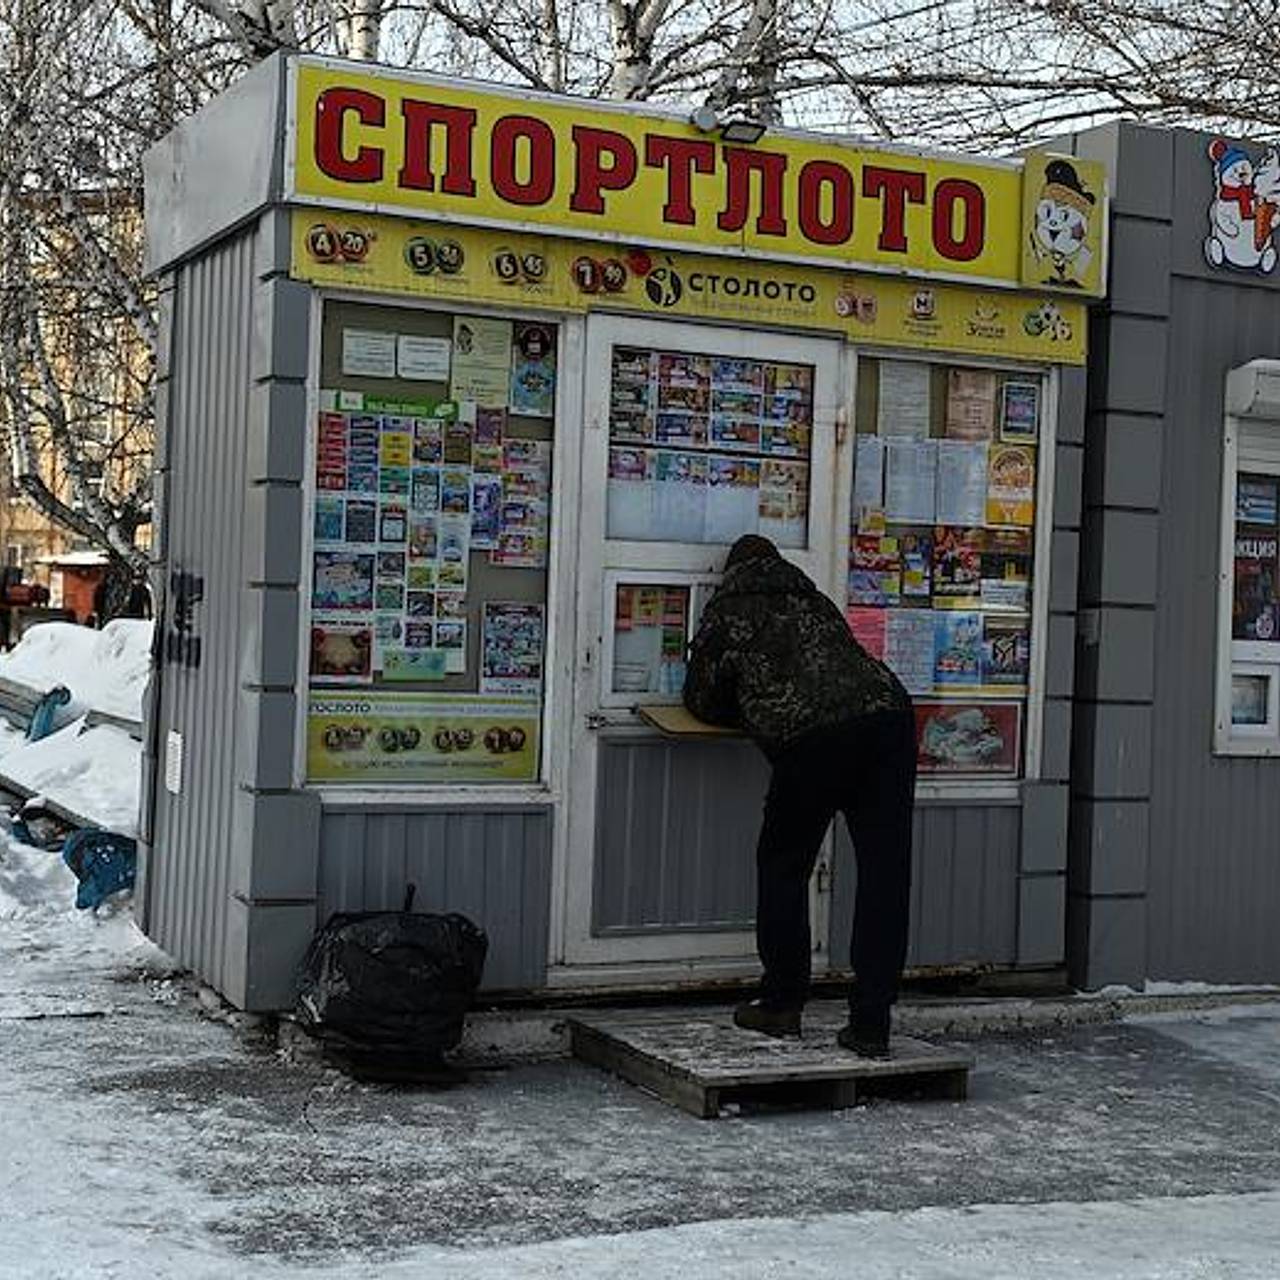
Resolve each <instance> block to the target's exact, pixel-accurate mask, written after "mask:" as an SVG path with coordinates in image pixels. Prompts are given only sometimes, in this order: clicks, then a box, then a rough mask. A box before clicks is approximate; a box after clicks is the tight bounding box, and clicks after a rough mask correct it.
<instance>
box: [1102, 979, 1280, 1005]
mask: <svg viewBox="0 0 1280 1280" xmlns="http://www.w3.org/2000/svg"><path fill="white" fill-rule="evenodd" d="M1135 989H1136V988H1134V987H1126V986H1123V985H1119V984H1113V985H1111V986H1107V987H1099V988H1098V989H1097V990H1095V991H1082V992H1081V993H1080V999H1082V1000H1131V999H1133V994H1134V991H1135ZM1269 991H1280V986H1271V985H1269V984H1267V983H1258V982H1253V983H1230V982H1162V981H1157V980H1156V979H1154V978H1148V979H1147V980H1146V981H1145V982H1144V983H1143V984H1142V987H1141V992H1142V994H1143V995H1144V996H1164V997H1170V998H1174V999H1178V998H1183V997H1195V996H1233V995H1251V994H1253V993H1255V992H1263V993H1265V992H1269Z"/></svg>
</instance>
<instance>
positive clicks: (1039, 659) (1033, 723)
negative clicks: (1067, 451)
mask: <svg viewBox="0 0 1280 1280" xmlns="http://www.w3.org/2000/svg"><path fill="white" fill-rule="evenodd" d="M856 354H857V359H858V364H859V367H858V370H857V374H856V377H857V378H859V379H860V378H861V377H862V369H861V362H862V361H863V360H876V361H881V360H912V361H915V362H917V363H920V364H930V365H935V364H936V365H942V366H944V367H956V368H965V369H991V370H994V371H995V372H996V373H1004V374H1015V375H1017V374H1020V375H1022V376H1023V377H1025V378H1027V379H1032V378H1034V379H1036V380H1037V381H1038V382H1039V383H1040V387H1041V403H1040V427H1039V432H1038V435H1037V438H1036V507H1035V523H1034V524H1033V526H1032V536H1031V548H1032V552H1031V555H1032V561H1031V610H1030V618H1031V634H1030V643H1031V666H1030V670H1029V671H1028V672H1027V692H1026V696H1025V697H1024V698H1023V699H1022V704H1023V718H1022V773H1021V775H1020V776H1019V777H1016V778H988V777H984V776H983V775H982V774H979V773H975V774H969V775H967V776H960V777H949V776H938V777H935V776H932V775H927V774H921V775H920V776H919V777H918V778H917V779H916V803H917V804H922V803H923V804H945V805H955V804H965V805H988V804H1017V803H1020V801H1021V797H1022V787H1023V784H1024V783H1027V782H1037V781H1039V779H1040V775H1041V770H1042V761H1043V754H1044V705H1045V681H1046V678H1047V670H1048V645H1049V599H1050V594H1051V591H1052V583H1051V578H1050V574H1051V570H1052V567H1053V522H1054V502H1053V498H1054V489H1055V478H1056V475H1057V456H1058V404H1059V379H1060V376H1061V375H1060V373H1059V370H1058V368H1057V367H1056V366H1053V365H1039V364H1028V363H1024V362H1019V361H1016V360H997V359H984V358H983V357H981V356H974V355H966V354H963V353H961V352H958V351H920V350H917V349H914V348H895V347H859V348H857V353H856ZM855 386H856V383H855ZM856 429H857V423H856V421H855V422H854V423H853V429H852V430H851V431H850V437H851V438H852V436H853V431H854V430H856ZM849 454H850V457H849V458H848V459H846V460H843V461H842V463H841V466H842V467H843V469H844V471H845V472H847V473H848V474H847V476H845V477H844V479H845V481H846V486H847V491H846V492H845V494H844V503H845V510H846V512H847V511H848V509H849V505H850V502H851V500H852V493H851V490H852V476H853V465H854V460H855V456H856V452H855V449H854V447H853V445H852V444H850V447H849ZM847 522H848V518H847V516H846V527H847ZM849 553H850V548H849V538H848V537H847V536H846V538H845V540H844V547H843V551H842V552H839V551H838V555H837V558H838V561H839V566H840V569H841V572H840V574H839V582H840V584H841V585H840V586H839V591H840V593H841V594H840V595H838V596H837V597H836V599H837V600H844V599H845V593H846V592H847V583H848V581H849ZM919 697H920V698H921V699H924V695H923V694H921V695H919ZM948 700H950V701H960V700H961V695H960V694H956V695H953V696H952V697H951V698H950V699H948V698H947V697H937V698H929V699H928V701H937V702H946V701H948ZM1009 701H1014V699H1012V698H1011V699H1009Z"/></svg>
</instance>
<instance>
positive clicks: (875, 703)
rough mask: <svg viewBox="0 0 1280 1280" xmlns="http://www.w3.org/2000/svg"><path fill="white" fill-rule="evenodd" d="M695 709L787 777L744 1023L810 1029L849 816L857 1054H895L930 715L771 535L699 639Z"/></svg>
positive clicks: (776, 806)
mask: <svg viewBox="0 0 1280 1280" xmlns="http://www.w3.org/2000/svg"><path fill="white" fill-rule="evenodd" d="M684 702H685V706H687V707H688V708H689V710H690V711H691V712H693V714H694V715H696V716H698V717H699V718H700V719H702V720H706V721H708V722H709V723H712V724H719V725H726V726H729V727H732V728H736V729H741V730H742V731H743V732H745V733H746V734H748V735H749V736H750V737H751V738H752V739H753V740H754V742H755V743H756V745H757V746H758V747H760V749H761V750H762V751H763V752H764V753H765V755H766V756H767V757H768V758H769V761H770V763H771V764H772V766H773V774H772V778H771V780H770V784H769V793H768V796H767V797H766V799H765V805H764V825H763V827H762V829H761V832H760V843H759V846H758V849H757V852H756V861H757V902H756V945H757V948H758V950H759V952H760V962H761V964H762V965H763V966H764V975H763V978H762V981H761V989H760V995H759V997H758V998H757V999H754V1000H750V1001H748V1002H747V1003H746V1004H742V1005H739V1006H738V1008H737V1010H736V1011H735V1012H734V1021H735V1022H736V1023H737V1024H738V1025H739V1026H740V1027H745V1028H748V1029H749V1030H752V1031H761V1032H764V1033H765V1034H766V1035H772V1036H788V1035H799V1034H800V1013H801V1010H802V1009H803V1008H804V1004H805V1001H806V999H807V998H808V995H809V961H810V952H811V944H810V937H809V877H810V876H811V875H812V874H813V867H814V863H815V861H816V859H817V856H818V851H819V849H820V848H821V845H822V841H823V839H824V837H825V836H826V833H827V828H828V827H829V826H830V825H831V820H832V818H833V817H834V815H835V814H836V813H837V811H838V812H841V813H843V814H844V816H845V821H846V822H847V823H848V825H849V834H850V835H851V836H852V838H853V844H854V849H855V851H856V854H857V859H858V887H857V900H856V903H855V908H854V922H853V939H852V943H851V945H850V959H851V962H852V964H853V968H854V971H855V974H856V983H855V987H854V990H853V992H852V994H851V996H850V1017H849V1024H848V1026H846V1027H844V1028H843V1029H842V1030H841V1031H840V1033H839V1036H838V1039H839V1042H840V1044H841V1045H843V1046H844V1047H845V1048H848V1049H852V1050H854V1051H855V1052H857V1053H860V1054H862V1055H864V1056H868V1057H883V1056H886V1055H887V1054H888V1051H889V1010H890V1008H891V1007H892V1005H893V1003H894V1001H895V1000H896V998H897V994H898V983H899V980H900V978H901V975H902V966H903V963H904V961H905V959H906V952H907V924H908V915H909V906H910V888H911V811H912V806H913V803H914V794H915V770H916V744H915V720H914V716H913V713H912V710H911V699H910V697H909V696H908V694H907V692H906V690H905V689H904V688H903V687H902V685H901V684H900V683H899V682H898V680H897V678H896V677H895V676H894V675H893V673H892V672H891V671H890V670H889V669H888V668H887V667H885V666H884V665H883V664H882V663H880V662H877V661H876V660H875V659H874V658H872V657H871V656H870V655H869V654H868V653H867V652H866V651H865V650H864V649H863V648H862V647H861V646H860V645H859V644H858V642H857V641H856V640H855V639H854V638H853V636H852V634H851V633H850V631H849V627H848V625H847V624H846V622H845V620H844V618H843V616H842V615H841V613H840V610H839V609H838V608H837V607H836V606H835V605H834V604H833V603H832V602H831V601H830V600H828V599H827V597H826V596H824V595H823V594H822V593H821V592H820V591H819V590H818V588H817V587H816V586H815V585H814V584H813V582H812V581H811V580H810V579H809V578H808V577H807V576H806V575H805V574H804V573H803V572H802V571H801V570H800V569H797V568H796V567H795V566H794V565H791V564H788V563H787V561H785V560H784V559H782V557H781V556H780V555H779V554H778V550H777V548H776V547H775V546H774V545H773V543H771V542H770V541H769V540H768V539H767V538H760V537H757V536H755V535H754V534H748V535H747V536H746V537H743V538H739V539H738V541H737V542H736V543H735V544H734V546H733V549H732V550H731V551H730V552H729V558H728V560H727V561H726V562H725V573H724V579H723V581H722V582H721V584H720V586H719V587H718V588H717V590H716V592H715V594H714V595H713V596H712V597H711V599H710V600H709V601H708V602H707V607H706V610H705V612H704V613H703V616H702V621H701V623H700V624H699V627H698V632H697V635H696V636H695V637H694V641H693V646H692V652H691V654H690V659H689V669H688V676H687V679H686V681H685V687H684Z"/></svg>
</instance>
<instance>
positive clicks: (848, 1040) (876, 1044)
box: [836, 1022, 889, 1058]
mask: <svg viewBox="0 0 1280 1280" xmlns="http://www.w3.org/2000/svg"><path fill="white" fill-rule="evenodd" d="M836 1043H837V1044H838V1045H839V1046H840V1047H841V1048H842V1049H852V1050H853V1052H854V1053H856V1054H857V1055H858V1057H860V1058H887V1057H888V1056H889V1033H888V1032H887V1031H879V1030H876V1031H868V1030H867V1029H866V1028H863V1027H858V1026H856V1025H855V1024H854V1023H852V1022H850V1023H849V1024H848V1025H847V1026H844V1027H841V1028H840V1030H839V1031H837V1032H836Z"/></svg>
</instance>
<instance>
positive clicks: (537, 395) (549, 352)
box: [509, 323, 556, 418]
mask: <svg viewBox="0 0 1280 1280" xmlns="http://www.w3.org/2000/svg"><path fill="white" fill-rule="evenodd" d="M509 401H510V406H511V412H512V413H519V414H524V415H526V416H529V417H536V418H549V417H551V416H552V414H553V413H554V412H555V401H556V340H555V329H554V328H553V327H552V326H551V325H549V324H541V323H537V324H517V325H516V326H515V334H514V340H513V342H512V345H511V393H510V397H509Z"/></svg>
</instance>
